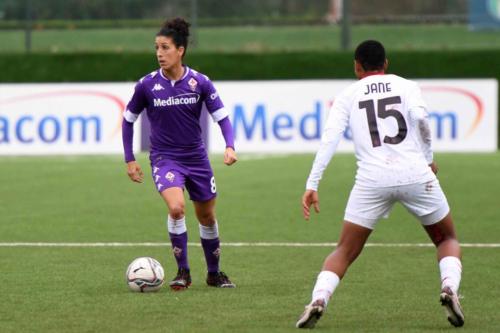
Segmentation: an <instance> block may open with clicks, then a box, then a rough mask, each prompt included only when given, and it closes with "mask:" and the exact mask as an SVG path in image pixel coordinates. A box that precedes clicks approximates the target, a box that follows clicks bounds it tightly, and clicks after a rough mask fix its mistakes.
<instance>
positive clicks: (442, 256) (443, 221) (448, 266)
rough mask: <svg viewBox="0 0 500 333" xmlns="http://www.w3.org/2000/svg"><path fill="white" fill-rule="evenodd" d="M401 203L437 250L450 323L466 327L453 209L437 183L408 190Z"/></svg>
mask: <svg viewBox="0 0 500 333" xmlns="http://www.w3.org/2000/svg"><path fill="white" fill-rule="evenodd" d="M404 187H405V189H404V190H402V191H400V193H401V198H400V200H401V203H402V204H403V205H404V206H405V207H406V208H407V209H408V210H409V211H410V212H411V213H412V214H414V215H415V216H417V218H418V219H419V220H420V222H421V223H422V225H423V227H424V228H425V231H426V232H427V234H428V235H429V237H430V239H431V240H432V242H433V243H434V245H435V246H436V249H437V259H438V263H439V270H440V273H441V293H440V301H441V304H442V305H443V307H444V309H445V311H446V316H447V318H448V321H449V322H450V323H451V324H452V325H453V326H456V327H459V326H463V324H464V314H463V312H462V308H461V306H460V302H459V300H458V287H459V286H460V279H461V275H462V264H461V261H460V258H461V253H460V245H459V243H458V240H457V236H456V234H455V227H454V225H453V220H452V218H451V215H450V207H449V205H448V201H447V200H446V196H445V195H444V193H443V190H442V189H441V186H440V184H439V181H438V180H437V179H435V180H433V181H430V182H427V183H422V184H411V185H406V186H404Z"/></svg>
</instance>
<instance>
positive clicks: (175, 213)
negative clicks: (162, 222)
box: [169, 204, 184, 220]
mask: <svg viewBox="0 0 500 333" xmlns="http://www.w3.org/2000/svg"><path fill="white" fill-rule="evenodd" d="M169 214H170V216H171V217H172V218H173V219H174V220H179V219H181V218H183V217H184V205H183V204H175V205H172V206H171V207H169Z"/></svg>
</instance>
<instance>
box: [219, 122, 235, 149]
mask: <svg viewBox="0 0 500 333" xmlns="http://www.w3.org/2000/svg"><path fill="white" fill-rule="evenodd" d="M219 126H220V129H221V131H222V136H224V140H225V141H226V148H233V150H234V135H233V127H232V126H231V121H230V120H229V117H225V118H224V119H222V120H220V121H219Z"/></svg>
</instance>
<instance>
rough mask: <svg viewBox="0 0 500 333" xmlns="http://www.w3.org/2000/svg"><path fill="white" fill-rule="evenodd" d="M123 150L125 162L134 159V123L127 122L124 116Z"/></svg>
mask: <svg viewBox="0 0 500 333" xmlns="http://www.w3.org/2000/svg"><path fill="white" fill-rule="evenodd" d="M122 140H123V152H124V153H125V163H128V162H131V161H135V156H134V151H133V141H134V124H133V123H129V122H128V121H127V120H125V118H124V119H123V122H122Z"/></svg>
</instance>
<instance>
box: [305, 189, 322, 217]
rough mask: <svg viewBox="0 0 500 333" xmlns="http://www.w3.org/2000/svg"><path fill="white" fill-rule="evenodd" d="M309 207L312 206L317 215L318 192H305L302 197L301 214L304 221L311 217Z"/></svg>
mask: <svg viewBox="0 0 500 333" xmlns="http://www.w3.org/2000/svg"><path fill="white" fill-rule="evenodd" d="M311 205H313V207H314V210H315V211H316V213H319V196H318V192H316V191H313V190H306V191H305V192H304V195H303V196H302V213H303V214H304V218H305V219H306V221H309V217H310V216H311V211H310V208H311Z"/></svg>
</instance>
